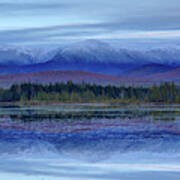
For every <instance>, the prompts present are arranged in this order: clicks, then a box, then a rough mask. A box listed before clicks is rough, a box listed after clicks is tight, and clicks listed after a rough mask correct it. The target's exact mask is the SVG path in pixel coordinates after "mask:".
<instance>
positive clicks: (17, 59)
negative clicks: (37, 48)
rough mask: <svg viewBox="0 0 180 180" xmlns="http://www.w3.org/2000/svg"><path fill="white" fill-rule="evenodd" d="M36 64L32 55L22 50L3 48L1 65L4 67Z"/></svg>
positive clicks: (0, 50)
mask: <svg viewBox="0 0 180 180" xmlns="http://www.w3.org/2000/svg"><path fill="white" fill-rule="evenodd" d="M32 63H35V59H34V57H33V56H31V54H30V53H29V52H28V51H27V50H25V49H22V48H18V49H17V48H12V47H3V48H2V47H1V48H0V64H4V65H25V64H32Z"/></svg>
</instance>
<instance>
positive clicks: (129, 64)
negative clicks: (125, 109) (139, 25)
mask: <svg viewBox="0 0 180 180" xmlns="http://www.w3.org/2000/svg"><path fill="white" fill-rule="evenodd" d="M179 71H180V49H178V48H169V49H168V48H164V49H163V48H158V49H157V48H156V49H149V50H132V49H122V48H120V47H116V48H115V47H113V46H111V45H110V44H108V43H105V42H102V41H98V40H86V41H82V42H78V43H74V44H71V45H68V46H65V47H60V48H56V49H53V50H47V51H45V50H42V49H25V48H19V47H16V48H15V47H0V76H1V79H0V82H1V83H2V81H3V80H2V79H3V78H4V82H5V80H6V81H7V82H9V83H12V82H14V81H17V82H19V81H23V80H26V81H27V79H28V78H29V80H32V81H37V82H41V81H42V82H46V83H47V82H51V81H52V82H55V80H60V81H63V80H64V81H66V80H70V79H72V80H74V81H77V82H79V80H84V81H89V82H93V83H96V82H101V83H110V82H111V84H115V83H117V84H119V83H122V82H125V81H127V82H134V83H139V82H143V83H144V82H146V81H147V83H149V81H151V82H153V83H154V82H160V81H166V80H169V81H177V82H179V77H180V73H179ZM24 73H26V74H24ZM16 74H18V75H16ZM63 74H65V75H64V76H63ZM2 75H3V76H2ZM45 76H46V78H45V80H44V81H43V77H45ZM48 79H49V80H48ZM6 84H8V83H6Z"/></svg>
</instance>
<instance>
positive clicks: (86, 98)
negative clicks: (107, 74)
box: [0, 81, 180, 103]
mask: <svg viewBox="0 0 180 180" xmlns="http://www.w3.org/2000/svg"><path fill="white" fill-rule="evenodd" d="M0 101H1V102H64V103H66V102H76V103H88V102H97V103H98V102H117V103H148V102H149V103H180V86H178V85H175V84H174V83H173V82H172V83H163V84H161V85H153V86H152V87H146V88H145V87H124V86H119V87H117V86H110V85H108V86H102V85H96V84H88V83H80V84H75V83H73V82H72V81H68V82H67V83H56V84H49V85H42V84H35V83H23V84H14V85H12V86H11V88H9V89H0Z"/></svg>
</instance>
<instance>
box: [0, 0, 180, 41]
mask: <svg viewBox="0 0 180 180" xmlns="http://www.w3.org/2000/svg"><path fill="white" fill-rule="evenodd" d="M0 12H1V16H0V22H1V26H0V38H1V42H4V43H5V42H7V43H11V42H13V43H15V42H17V43H24V42H26V43H28V42H29V43H32V42H34V43H36V42H39V41H42V42H43V41H44V42H45V41H51V43H52V41H53V40H54V41H56V40H58V39H82V38H96V37H97V38H101V37H102V38H105V37H107V38H109V39H110V38H121V37H122V38H135V37H136V38H159V37H160V38H167V37H168V38H174V37H179V33H177V32H178V30H180V23H179V19H180V13H179V12H180V3H179V0H166V1H161V0H151V1H143V0H133V1H132V0H126V1H123V0H118V1H116V0H113V1H104V0H91V1H88V0H68V1H65V0H61V1H59V0H51V1H49V0H39V1H36V0H31V1H29V2H28V1H25V0H16V1H14V0H1V3H0ZM172 33H174V35H172ZM150 34H151V35H150Z"/></svg>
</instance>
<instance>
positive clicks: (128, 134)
mask: <svg viewBox="0 0 180 180" xmlns="http://www.w3.org/2000/svg"><path fill="white" fill-rule="evenodd" d="M0 177H1V179H4V180H12V179H17V180H71V179H73V180H74V179H75V180H76V179H77V180H116V179H117V180H120V179H122V180H140V179H142V180H159V179H163V180H177V179H179V178H180V106H178V105H158V106H155V105H119V106H116V105H105V104H89V105H87V104H74V105H72V104H71V105H68V104H67V105H47V106H45V105H44V106H33V107H31V106H30V107H28V106H21V107H20V106H4V105H1V106H0Z"/></svg>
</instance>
